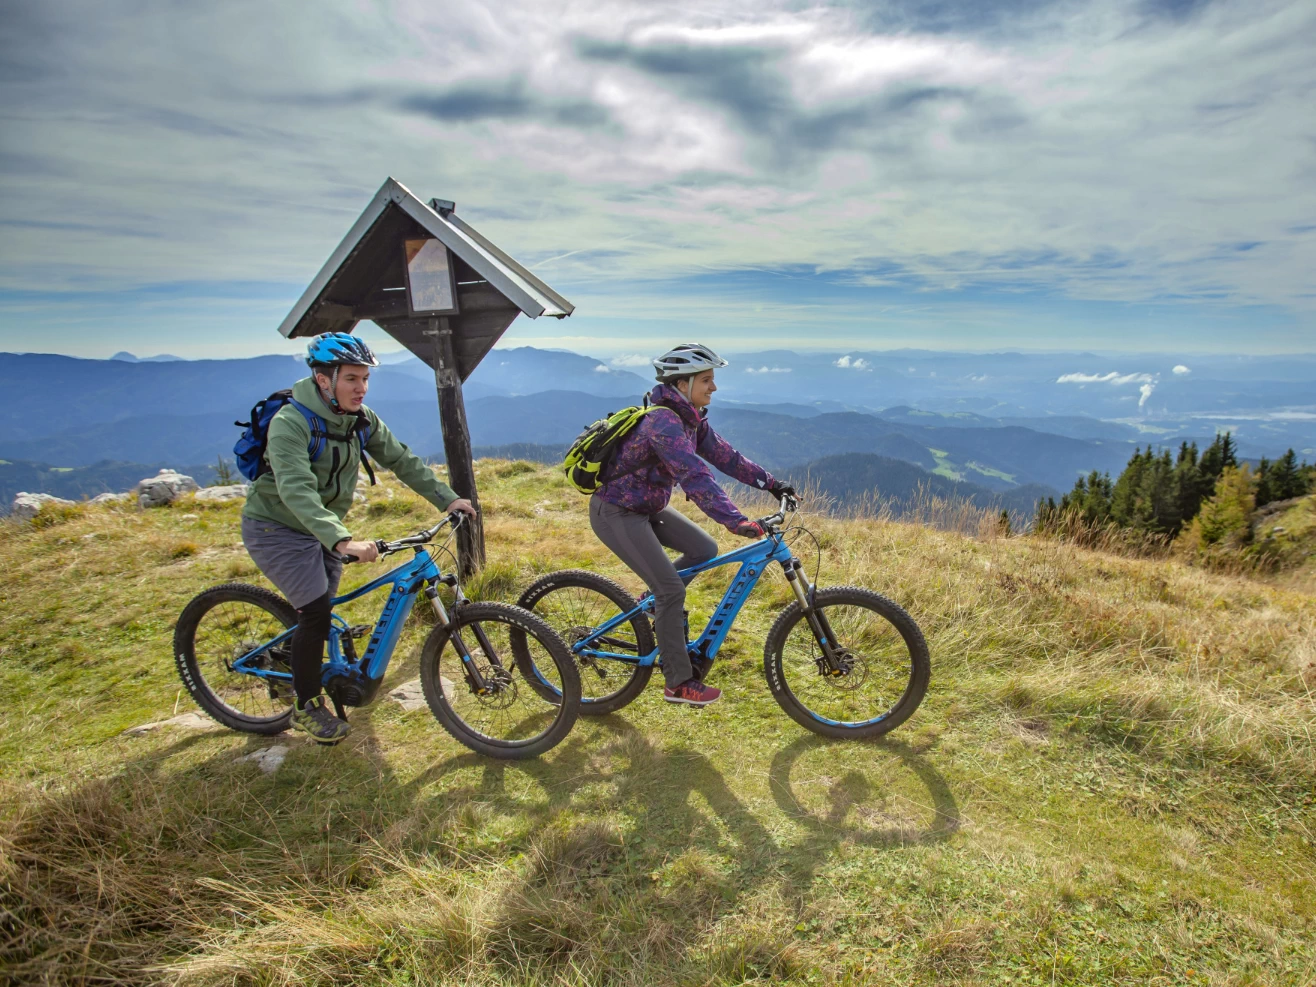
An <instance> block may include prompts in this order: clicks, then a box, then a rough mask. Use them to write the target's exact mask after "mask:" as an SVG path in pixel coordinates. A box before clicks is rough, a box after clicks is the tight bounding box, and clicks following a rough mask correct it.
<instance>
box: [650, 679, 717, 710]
mask: <svg viewBox="0 0 1316 987" xmlns="http://www.w3.org/2000/svg"><path fill="white" fill-rule="evenodd" d="M663 698H664V699H665V700H667V701H668V702H669V703H685V704H686V705H687V706H707V705H708V704H709V703H715V702H717V701H718V700H719V699H720V698H722V690H721V689H714V688H713V687H712V686H711V685H704V683H702V682H700V681H699V680H698V679H688V680H687V681H685V682H682V683H681V684H680V685H678V686H677V687H676V688H675V689H664V690H663Z"/></svg>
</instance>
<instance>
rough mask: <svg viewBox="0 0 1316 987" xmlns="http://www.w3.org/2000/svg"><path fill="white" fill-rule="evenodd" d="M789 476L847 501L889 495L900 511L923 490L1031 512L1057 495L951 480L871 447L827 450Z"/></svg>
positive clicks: (1042, 489)
mask: <svg viewBox="0 0 1316 987" xmlns="http://www.w3.org/2000/svg"><path fill="white" fill-rule="evenodd" d="M789 476H790V478H791V480H792V481H793V482H794V483H795V484H796V486H800V485H804V484H807V485H811V486H813V487H815V488H817V489H819V490H821V491H822V492H823V493H825V494H827V495H828V496H830V497H835V498H836V499H837V501H839V502H840V505H841V506H842V507H844V505H845V504H846V503H847V502H855V501H858V500H859V499H861V498H863V497H867V496H874V497H878V498H881V499H883V500H885V501H888V502H889V503H890V504H891V505H892V509H893V511H894V512H895V513H896V514H899V513H900V510H901V508H904V507H907V506H908V505H910V503H911V502H912V501H913V500H914V498H915V497H916V496H918V494H919V493H920V491H922V492H925V493H926V494H931V495H932V496H935V497H942V498H946V499H964V500H968V501H970V502H971V503H973V504H974V505H975V506H977V507H985V508H1003V509H1005V510H1008V511H1011V512H1013V513H1016V514H1021V515H1024V516H1031V515H1032V513H1033V511H1034V509H1035V508H1036V507H1037V501H1038V499H1039V498H1043V497H1054V496H1055V495H1056V491H1055V490H1053V489H1052V488H1051V487H1047V486H1043V485H1042V484H1038V483H1030V484H1027V485H1024V486H1020V487H1015V488H1013V489H1011V490H1003V491H1001V490H989V489H987V488H986V487H982V486H979V485H978V484H976V483H964V482H961V481H957V480H948V479H946V478H945V477H944V476H938V475H937V474H936V473H929V472H928V471H927V470H924V469H920V468H919V467H917V466H915V465H914V464H913V463H907V462H905V461H903V460H900V459H891V458H889V457H887V456H874V455H871V454H868V453H847V454H844V455H840V456H824V457H823V458H822V459H815V460H813V462H810V463H806V464H804V465H803V466H797V467H795V468H794V469H792V470H791V471H790V473H789Z"/></svg>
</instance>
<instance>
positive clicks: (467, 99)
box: [397, 78, 611, 128]
mask: <svg viewBox="0 0 1316 987" xmlns="http://www.w3.org/2000/svg"><path fill="white" fill-rule="evenodd" d="M397 106H398V108H399V109H402V110H404V111H406V112H408V113H417V114H420V115H422V116H427V117H432V118H433V119H436V120H445V121H456V122H471V121H477V120H517V119H542V120H550V121H552V122H554V123H558V124H563V125H566V126H571V127H582V128H589V127H601V126H604V125H606V124H607V123H608V122H609V121H610V119H611V118H610V115H609V113H608V111H607V110H606V109H605V108H604V107H602V106H599V105H598V104H596V103H591V102H588V101H586V100H579V99H554V98H550V97H546V96H544V95H541V94H538V93H534V92H532V91H531V89H530V87H529V86H528V85H527V84H526V82H525V80H524V79H519V78H513V79H508V80H506V81H498V82H489V83H467V84H464V85H459V86H453V87H451V88H448V89H443V90H439V91H436V92H426V93H410V94H408V95H405V96H402V97H400V98H398V99H397Z"/></svg>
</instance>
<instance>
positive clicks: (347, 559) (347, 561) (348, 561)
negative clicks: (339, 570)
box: [343, 555, 361, 565]
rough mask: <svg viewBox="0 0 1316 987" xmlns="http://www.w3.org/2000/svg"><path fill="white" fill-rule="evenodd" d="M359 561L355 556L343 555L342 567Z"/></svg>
mask: <svg viewBox="0 0 1316 987" xmlns="http://www.w3.org/2000/svg"><path fill="white" fill-rule="evenodd" d="M360 561H361V560H360V559H358V558H357V557H356V556H355V555H344V556H343V565H351V564H352V563H353V562H360Z"/></svg>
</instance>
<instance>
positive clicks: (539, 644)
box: [422, 603, 580, 756]
mask: <svg viewBox="0 0 1316 987" xmlns="http://www.w3.org/2000/svg"><path fill="white" fill-rule="evenodd" d="M500 608H501V610H500ZM515 613H520V615H521V616H520V618H519V619H513V617H512V616H511V614H515ZM454 621H455V624H456V626H455V627H453V628H452V630H451V631H450V632H448V633H447V634H446V635H445V636H444V637H443V638H442V646H441V647H439V646H438V645H430V644H428V643H427V646H426V652H425V659H424V662H423V664H422V674H423V675H425V676H427V681H428V682H429V683H430V684H429V685H427V686H426V688H427V690H429V694H430V695H431V696H433V693H434V692H435V691H436V690H434V688H433V685H434V683H436V682H437V684H438V685H439V690H437V691H441V695H442V703H441V705H440V706H439V707H437V708H436V709H435V712H436V713H440V714H441V715H440V720H442V721H443V722H444V725H445V726H447V727H448V729H449V731H450V732H452V733H453V734H454V735H455V736H456V737H457V738H458V739H459V740H461V741H462V742H463V743H466V744H467V745H468V746H470V747H473V748H474V749H476V750H481V751H483V752H484V753H495V754H497V755H498V756H521V755H520V754H519V753H517V749H518V748H520V749H529V748H531V747H534V748H535V752H538V749H539V748H542V749H545V750H546V749H547V748H548V747H551V746H552V745H553V744H555V743H557V741H558V740H560V739H561V737H562V736H565V733H566V731H567V730H570V727H571V724H572V723H574V721H575V718H576V714H577V712H578V708H579V695H580V686H579V682H578V679H577V677H576V674H575V671H574V669H573V667H572V665H571V664H570V659H569V657H568V656H567V654H566V653H565V650H564V649H563V647H562V645H561V642H560V641H558V640H557V639H556V637H555V636H554V635H553V633H552V631H551V630H550V629H549V628H548V627H546V626H545V625H544V624H543V623H542V622H540V621H538V620H535V619H534V618H532V617H531V616H530V615H528V614H525V613H524V611H518V610H517V608H515V607H508V606H506V605H503V604H493V603H488V604H468V605H467V607H466V609H465V610H464V611H462V612H459V613H458V614H457V615H456V616H455V618H454ZM468 632H469V633H468ZM437 633H440V634H442V633H443V631H442V629H441V628H440V629H438V631H437ZM459 636H460V637H464V638H465V639H466V641H467V642H468V643H469V642H471V641H477V642H478V647H474V648H471V650H470V652H469V654H470V660H471V662H472V664H473V665H474V666H475V668H476V669H477V670H478V672H479V674H480V677H481V678H482V679H483V680H484V688H483V689H482V690H479V689H477V688H476V687H475V686H474V685H473V684H472V683H471V681H470V680H469V678H468V677H467V674H466V667H465V663H464V662H463V661H462V659H461V656H460V655H459V654H458V649H457V646H456V641H457V638H458V637H459ZM513 655H515V656H516V661H509V660H508V656H513ZM523 659H524V660H523ZM523 665H525V666H528V667H531V668H533V669H535V670H536V671H537V673H538V675H539V676H540V677H541V678H542V680H543V681H542V683H538V684H539V685H540V688H536V687H535V686H532V685H531V683H530V682H529V681H528V680H527V679H526V677H525V675H524V673H523V672H522V670H521V669H522V667H523ZM568 673H569V675H570V681H568V680H567V678H566V676H567V674H568ZM545 685H546V686H547V688H548V690H549V697H550V698H546V697H545V695H544V686H545ZM563 696H565V697H566V699H565V700H564V699H563V698H562V697H563ZM435 699H437V697H433V699H432V700H431V702H432V703H433V702H434V700H435ZM489 748H492V750H491V749H489Z"/></svg>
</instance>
